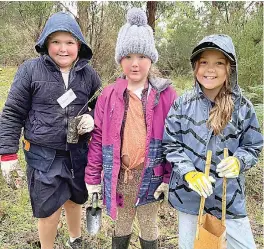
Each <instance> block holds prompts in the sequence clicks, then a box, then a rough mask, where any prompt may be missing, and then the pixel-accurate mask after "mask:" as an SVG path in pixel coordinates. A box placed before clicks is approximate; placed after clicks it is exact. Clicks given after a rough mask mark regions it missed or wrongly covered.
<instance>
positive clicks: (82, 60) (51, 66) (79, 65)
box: [41, 54, 88, 72]
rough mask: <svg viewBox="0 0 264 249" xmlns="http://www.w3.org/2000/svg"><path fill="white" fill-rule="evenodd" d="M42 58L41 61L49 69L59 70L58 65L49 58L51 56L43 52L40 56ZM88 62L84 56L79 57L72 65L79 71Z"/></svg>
mask: <svg viewBox="0 0 264 249" xmlns="http://www.w3.org/2000/svg"><path fill="white" fill-rule="evenodd" d="M41 57H42V58H43V61H44V63H45V65H46V66H47V67H48V68H49V69H50V70H51V71H53V72H54V71H60V68H59V67H58V65H57V64H56V63H55V62H54V61H53V60H52V59H51V57H50V56H49V55H47V54H44V55H42V56H41ZM87 64H88V60H87V59H85V58H80V59H78V60H77V61H76V63H75V65H74V69H75V71H79V70H81V69H83V68H84V67H85V66H86V65H87Z"/></svg>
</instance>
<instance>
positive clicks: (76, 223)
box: [64, 200, 82, 238]
mask: <svg viewBox="0 0 264 249" xmlns="http://www.w3.org/2000/svg"><path fill="white" fill-rule="evenodd" d="M64 209H65V214H66V222H67V226H68V230H69V235H70V237H72V238H78V237H80V236H81V216H82V205H79V204H76V203H74V202H72V201H70V200H68V201H66V202H65V203H64Z"/></svg>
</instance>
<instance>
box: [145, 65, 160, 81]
mask: <svg viewBox="0 0 264 249" xmlns="http://www.w3.org/2000/svg"><path fill="white" fill-rule="evenodd" d="M152 77H154V78H155V77H163V75H162V73H161V72H160V71H159V69H158V68H157V67H156V65H155V64H151V67H150V69H149V73H148V78H152Z"/></svg>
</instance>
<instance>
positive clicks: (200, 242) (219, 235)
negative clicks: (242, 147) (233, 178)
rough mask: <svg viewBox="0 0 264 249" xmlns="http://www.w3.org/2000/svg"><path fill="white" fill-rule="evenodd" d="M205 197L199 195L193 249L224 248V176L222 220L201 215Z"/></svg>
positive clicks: (207, 157)
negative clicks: (199, 200)
mask: <svg viewBox="0 0 264 249" xmlns="http://www.w3.org/2000/svg"><path fill="white" fill-rule="evenodd" d="M226 157H228V149H227V148H225V149H224V158H226ZM211 159H212V151H210V150H209V151H207V155H206V165H205V175H206V176H209V171H210V166H211ZM204 203H205V198H204V197H201V202H200V209H199V216H198V221H197V229H196V236H195V240H194V249H226V248H227V245H226V226H225V216H226V178H225V177H224V178H223V196H222V220H219V219H217V218H216V217H214V216H213V215H210V214H205V215H203V210H204Z"/></svg>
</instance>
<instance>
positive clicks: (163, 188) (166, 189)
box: [154, 182, 169, 207]
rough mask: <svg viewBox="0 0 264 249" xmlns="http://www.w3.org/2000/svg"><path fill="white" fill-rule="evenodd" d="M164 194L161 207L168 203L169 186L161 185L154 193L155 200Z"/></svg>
mask: <svg viewBox="0 0 264 249" xmlns="http://www.w3.org/2000/svg"><path fill="white" fill-rule="evenodd" d="M162 193H163V194H164V199H163V201H162V203H161V205H162V207H163V206H164V205H166V204H167V203H168V199H169V184H167V183H164V182H163V183H161V184H160V185H159V186H158V188H157V189H156V191H155V193H154V198H155V199H156V200H157V199H158V198H159V197H160V195H161V194H162Z"/></svg>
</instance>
